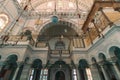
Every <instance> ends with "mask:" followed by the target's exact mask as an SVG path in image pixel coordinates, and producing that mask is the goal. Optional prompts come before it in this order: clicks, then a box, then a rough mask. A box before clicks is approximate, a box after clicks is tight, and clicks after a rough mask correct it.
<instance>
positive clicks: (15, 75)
mask: <svg viewBox="0 0 120 80" xmlns="http://www.w3.org/2000/svg"><path fill="white" fill-rule="evenodd" d="M18 71H19V66H18V67H17V69H16V71H15V73H14V76H13V79H12V80H16V77H17V74H18Z"/></svg>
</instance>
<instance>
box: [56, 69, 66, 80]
mask: <svg viewBox="0 0 120 80" xmlns="http://www.w3.org/2000/svg"><path fill="white" fill-rule="evenodd" d="M55 80H65V73H64V72H63V71H57V72H56V74H55Z"/></svg>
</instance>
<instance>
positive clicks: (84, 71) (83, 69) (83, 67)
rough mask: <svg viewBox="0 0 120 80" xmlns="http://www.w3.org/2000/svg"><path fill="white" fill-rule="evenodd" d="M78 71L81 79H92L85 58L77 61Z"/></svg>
mask: <svg viewBox="0 0 120 80" xmlns="http://www.w3.org/2000/svg"><path fill="white" fill-rule="evenodd" d="M78 68H79V73H80V79H81V80H93V79H92V74H91V70H90V68H89V65H88V62H87V61H86V60H85V59H81V60H80V61H79V67H78Z"/></svg>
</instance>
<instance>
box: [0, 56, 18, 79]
mask: <svg viewBox="0 0 120 80" xmlns="http://www.w3.org/2000/svg"><path fill="white" fill-rule="evenodd" d="M17 60H18V57H17V55H15V54H13V55H10V56H8V57H7V59H6V60H5V61H4V65H3V66H2V69H1V72H0V78H3V79H4V80H12V78H13V76H14V73H15V71H16V68H17V62H16V61H17Z"/></svg>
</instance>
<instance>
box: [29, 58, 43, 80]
mask: <svg viewBox="0 0 120 80" xmlns="http://www.w3.org/2000/svg"><path fill="white" fill-rule="evenodd" d="M41 69H42V61H41V60H40V59H35V60H34V61H33V63H32V66H31V71H30V72H31V73H30V77H29V80H39V79H40V73H41ZM40 80H41V79H40Z"/></svg>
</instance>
